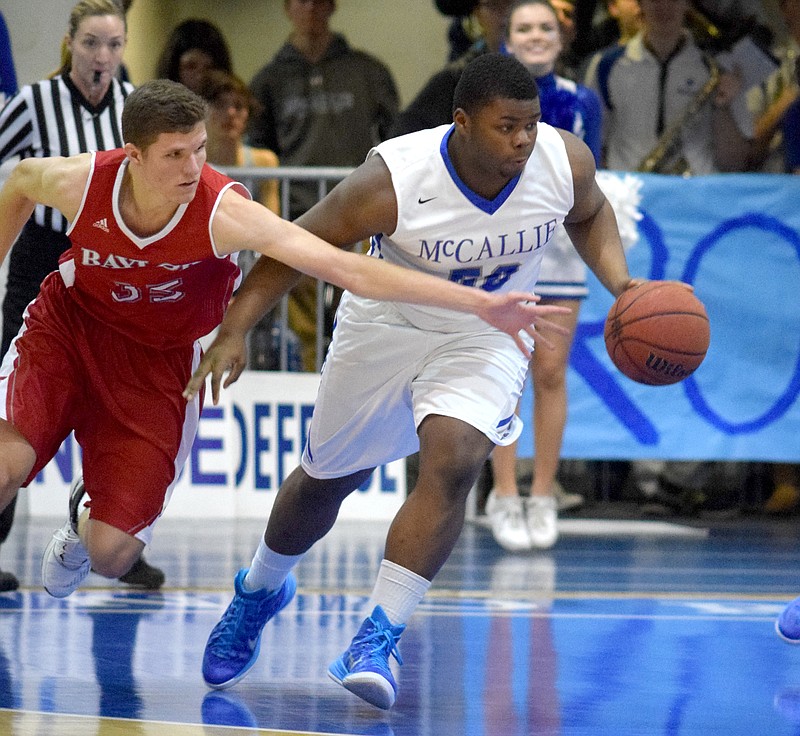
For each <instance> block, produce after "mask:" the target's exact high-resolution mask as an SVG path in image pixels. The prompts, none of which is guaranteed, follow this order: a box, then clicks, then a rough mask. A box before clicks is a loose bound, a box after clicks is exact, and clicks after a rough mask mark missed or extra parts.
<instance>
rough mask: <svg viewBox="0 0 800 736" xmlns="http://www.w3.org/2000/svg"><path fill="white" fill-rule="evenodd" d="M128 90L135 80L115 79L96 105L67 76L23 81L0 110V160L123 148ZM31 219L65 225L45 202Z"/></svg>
mask: <svg viewBox="0 0 800 736" xmlns="http://www.w3.org/2000/svg"><path fill="white" fill-rule="evenodd" d="M132 91H133V85H131V84H129V83H128V82H119V81H117V80H116V79H113V80H112V81H111V85H110V86H109V88H108V92H107V93H106V96H105V97H104V98H103V99H102V100H101V101H100V104H98V105H97V107H94V106H93V105H91V104H90V103H89V102H88V100H86V98H85V97H84V96H83V95H82V94H81V93H80V91H79V90H78V88H77V87H76V86H75V84H74V83H73V82H72V80H71V79H70V78H69V77H68V76H61V75H57V76H55V77H53V78H52V79H45V80H42V81H40V82H35V83H34V84H28V85H25V86H24V87H22V89H20V91H19V92H18V93H17V94H16V95H15V96H14V97H12V98H11V99H10V100H9V101H8V102H7V103H6V105H5V107H4V108H3V109H2V110H0V163H2V162H3V161H6V160H8V159H9V158H12V157H13V156H17V155H19V156H20V157H21V158H30V157H31V156H35V157H38V158H44V157H47V156H74V155H75V154H78V153H86V152H88V151H106V150H109V149H111V148H119V147H121V146H122V105H123V103H124V101H125V98H126V97H127V96H128V95H129V94H130V93H131V92H132ZM33 219H34V221H35V222H36V224H37V225H41V226H42V227H46V228H48V229H50V230H55V231H56V232H60V233H65V232H66V231H67V226H68V224H69V223H68V222H67V221H66V219H65V218H64V217H63V216H62V215H61V213H60V212H59V211H58V210H54V209H53V208H52V207H45V206H44V205H36V210H35V211H34V214H33Z"/></svg>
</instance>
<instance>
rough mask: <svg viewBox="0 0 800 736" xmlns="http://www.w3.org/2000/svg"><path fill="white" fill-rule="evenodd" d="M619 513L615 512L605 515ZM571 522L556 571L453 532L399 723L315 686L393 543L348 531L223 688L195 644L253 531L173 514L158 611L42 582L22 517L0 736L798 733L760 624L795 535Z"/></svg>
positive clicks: (546, 562) (794, 566) (771, 609)
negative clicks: (236, 679) (236, 678)
mask: <svg viewBox="0 0 800 736" xmlns="http://www.w3.org/2000/svg"><path fill="white" fill-rule="evenodd" d="M611 507H613V504H612V505H610V506H608V508H611ZM603 516H605V517H607V518H598V515H595V516H594V518H591V516H590V515H588V514H586V515H583V517H582V518H581V517H580V516H579V517H577V518H576V517H573V518H565V519H564V520H563V521H562V536H561V539H560V540H559V542H558V544H557V545H556V547H555V548H554V549H553V550H552V551H550V552H548V553H530V554H522V555H510V554H507V553H504V552H503V551H502V550H500V549H499V548H498V547H497V546H496V545H495V544H494V542H493V540H492V538H491V535H490V533H489V531H488V530H487V529H486V528H485V527H484V526H482V525H481V524H479V523H470V524H468V525H467V526H466V527H465V529H464V533H463V534H462V537H461V539H460V541H459V543H458V546H457V548H456V549H455V551H454V553H453V555H452V556H451V558H450V560H449V561H448V562H447V564H446V565H445V567H444V568H443V569H442V571H441V573H440V575H439V576H438V577H437V579H436V581H435V583H434V586H433V587H432V589H431V591H430V594H429V595H428V596H427V597H426V599H425V600H424V601H423V603H422V604H421V606H420V607H419V608H418V610H417V612H416V614H415V615H414V617H413V618H412V620H411V622H410V624H409V627H408V630H407V631H406V633H405V634H404V635H403V638H402V640H401V643H400V651H401V654H402V656H403V659H404V665H403V666H402V667H401V668H400V669H399V674H398V683H399V687H400V692H399V697H398V700H397V703H396V705H395V707H394V708H393V709H392V710H391V711H380V710H377V709H375V708H373V707H371V706H369V705H367V704H364V703H362V702H361V701H360V700H358V699H357V698H355V697H354V696H353V695H351V694H350V693H348V692H346V691H345V690H343V689H341V688H340V687H338V686H337V685H335V684H334V683H333V682H331V681H330V680H329V679H328V677H327V676H326V669H327V665H328V663H329V662H330V661H331V660H333V659H334V658H335V657H337V656H338V655H339V654H340V653H341V651H342V650H343V649H344V648H345V647H346V646H347V644H348V643H349V640H350V638H351V637H352V635H353V634H354V633H355V631H356V629H357V627H358V625H359V623H360V621H361V619H362V617H363V616H364V613H365V612H364V606H365V603H366V599H367V597H368V594H369V592H370V589H371V586H372V581H373V578H374V576H375V573H376V571H377V568H378V565H379V562H380V559H381V555H382V550H383V539H384V536H385V533H386V528H387V525H386V524H383V523H374V522H373V523H368V524H364V523H359V522H340V523H339V524H338V525H337V526H336V527H335V528H334V530H333V532H331V534H330V535H329V536H328V537H327V538H326V539H324V540H323V541H322V542H320V543H319V544H318V545H317V546H316V547H315V548H314V549H313V550H312V551H311V552H310V553H309V555H308V556H307V557H306V558H305V560H304V561H303V562H302V563H301V564H300V566H299V567H298V570H297V572H298V581H299V589H298V596H297V597H296V599H295V600H294V601H293V602H292V603H291V604H290V605H289V606H288V607H287V608H286V609H285V610H284V611H283V612H282V613H281V614H279V616H278V617H277V618H276V619H275V620H274V621H273V622H271V623H269V624H268V625H267V627H266V628H265V630H264V636H263V641H262V650H261V656H260V658H259V660H258V662H257V664H256V665H255V666H254V668H253V669H252V671H251V672H250V673H249V674H248V676H247V677H246V678H245V679H244V680H242V682H240V683H239V684H238V685H236V686H235V687H233V688H231V689H230V690H226V691H224V692H213V691H209V690H208V689H207V688H206V686H205V685H204V684H203V682H202V679H201V677H200V661H201V658H202V652H203V647H204V645H205V641H206V638H207V636H208V633H209V632H210V630H211V628H212V627H213V625H214V624H215V623H216V621H217V619H218V617H219V615H220V614H221V613H222V611H223V610H224V608H225V606H226V605H227V603H228V601H229V599H230V595H231V590H232V579H233V576H234V574H235V572H236V570H237V569H238V568H239V567H241V566H245V565H247V564H248V563H249V560H250V557H251V554H252V552H253V550H254V549H255V545H256V543H257V541H258V537H259V535H260V534H261V533H262V530H263V524H262V523H261V522H255V521H240V522H235V523H234V522H230V523H228V522H214V523H203V524H198V523H195V522H188V521H182V520H171V519H169V518H165V519H164V520H162V522H161V523H160V524H159V527H158V528H157V530H156V535H155V540H154V543H153V545H152V548H151V549H150V550H149V551H148V554H147V558H148V560H149V561H150V562H152V563H153V564H155V565H158V566H160V567H162V568H163V569H164V571H165V572H166V575H167V583H166V585H165V587H164V589H163V590H162V591H161V592H159V593H142V592H135V591H131V590H129V589H126V588H124V587H123V586H121V585H120V584H118V583H109V582H108V581H106V580H104V579H102V578H100V577H98V576H96V575H94V574H92V575H90V577H89V579H88V581H87V583H86V585H85V586H84V587H82V588H81V589H80V590H79V591H78V592H76V593H75V594H73V595H72V596H70V597H69V598H67V599H64V600H56V599H53V598H50V597H49V596H48V595H47V594H46V593H44V592H43V591H42V589H41V587H40V584H39V563H40V557H41V553H42V551H43V549H44V546H45V544H46V542H47V540H48V538H49V536H50V534H51V533H52V531H53V529H54V528H55V527H56V526H59V525H60V523H61V520H60V519H52V520H35V521H32V520H26V519H25V518H21V519H18V521H17V524H16V526H15V528H14V529H13V530H12V535H11V538H10V539H9V541H8V542H7V544H6V545H4V547H3V550H2V552H3V557H2V560H0V563H1V564H2V567H3V568H4V569H7V570H13V571H15V572H16V573H17V574H18V575H19V577H20V579H21V581H22V588H21V589H20V590H19V591H17V592H15V593H5V594H0V733H2V734H8V735H9V736H28V735H29V734H30V735H33V734H36V735H37V736H38V735H40V734H47V736H66V735H72V734H76V735H77V734H80V735H81V736H84V735H85V734H98V735H99V734H102V735H103V736H108V735H109V734H111V735H114V736H116V735H120V736H128V735H129V734H137V735H142V734H159V735H161V734H166V735H167V736H171V735H172V734H175V735H177V736H184V735H185V736H195V735H196V734H203V735H204V736H223V735H224V734H248V733H261V734H271V735H278V734H282V735H287V734H347V735H354V734H374V735H376V736H377V735H380V736H389V735H391V734H393V735H394V736H450V735H452V736H456V735H457V736H522V735H525V736H530V735H533V734H546V735H548V736H556V735H563V736H577V735H580V736H604V735H608V736H611V735H613V736H629V735H630V736H634V735H636V736H645V735H649V734H663V735H664V736H674V735H678V734H680V735H682V736H683V735H685V736H690V735H691V736H700V735H702V736H709V734H714V733H720V734H723V733H724V734H726V736H731V735H733V734H747V735H748V736H753V735H754V734H770V736H782V735H784V734H785V735H786V736H789V735H791V736H797V734H800V647H793V646H791V645H788V644H786V643H785V642H783V641H781V640H780V639H779V638H778V637H777V636H776V635H775V632H774V628H773V627H774V620H775V617H776V616H777V614H778V613H779V612H780V611H781V610H782V607H783V605H784V604H785V602H786V601H787V600H789V599H791V598H793V597H794V596H795V595H797V594H798V593H800V580H798V576H797V570H798V567H800V565H799V564H798V563H800V546H799V545H798V532H797V528H796V520H795V519H793V518H791V519H788V520H786V521H782V522H781V521H769V522H768V521H765V520H764V519H763V518H761V517H751V518H747V517H741V518H737V519H735V520H728V521H718V522H712V521H699V520H692V521H686V520H683V521H682V520H680V519H672V520H641V519H636V518H627V519H619V518H608V517H611V516H613V513H606V514H604V515H603Z"/></svg>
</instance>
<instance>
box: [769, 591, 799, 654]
mask: <svg viewBox="0 0 800 736" xmlns="http://www.w3.org/2000/svg"><path fill="white" fill-rule="evenodd" d="M775 631H777V632H778V636H779V637H780V638H781V639H783V640H784V641H788V642H789V643H790V644H800V598H795V599H794V600H793V601H792V602H791V603H790V604H789V605H788V606H786V608H784V609H783V613H781V615H780V616H778V620H777V621H776V622H775Z"/></svg>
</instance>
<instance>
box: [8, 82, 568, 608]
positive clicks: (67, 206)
mask: <svg viewBox="0 0 800 736" xmlns="http://www.w3.org/2000/svg"><path fill="white" fill-rule="evenodd" d="M205 113H206V109H205V103H204V102H203V101H202V100H201V99H200V98H199V97H197V96H196V95H195V94H194V93H192V92H190V91H189V90H187V89H186V88H184V87H183V86H181V85H179V84H177V83H174V82H169V81H166V80H156V81H154V82H149V83H147V84H144V85H142V86H141V87H140V88H139V89H137V90H136V91H134V92H133V93H131V95H130V96H129V97H128V100H127V102H126V105H125V108H124V111H123V115H122V132H123V138H124V140H125V146H124V148H122V149H116V150H112V151H105V152H97V153H91V154H80V155H78V156H73V157H69V158H58V157H53V158H45V159H39V158H29V159H25V160H23V161H22V162H20V163H19V164H18V165H17V166H16V167H15V169H14V170H13V172H12V174H11V176H10V177H9V180H8V182H7V183H6V185H5V186H4V188H3V189H2V191H0V262H2V259H3V258H4V257H5V256H6V254H7V253H8V251H9V249H10V248H11V245H12V244H13V242H14V240H15V238H16V237H17V235H18V233H19V231H20V229H21V228H22V226H23V225H24V223H25V222H26V220H27V219H28V218H29V217H30V214H31V212H32V211H33V208H34V206H35V204H36V203H42V204H45V205H47V206H50V207H53V208H55V209H57V210H59V211H60V212H62V213H63V214H64V216H65V217H66V218H67V220H68V221H69V222H70V223H71V225H70V228H69V230H68V233H67V234H68V236H69V238H70V241H71V246H70V248H69V250H67V251H66V252H65V253H64V255H63V256H62V258H61V261H60V264H59V270H58V271H56V272H53V273H52V274H50V275H49V276H48V277H47V278H46V279H45V281H44V284H43V286H42V290H41V292H40V294H39V296H38V297H37V298H36V299H35V300H34V301H33V302H31V304H30V305H29V306H28V309H27V311H26V315H25V320H24V323H23V326H22V328H21V329H20V332H19V333H18V335H17V337H16V338H15V340H14V342H13V343H12V345H11V347H10V349H9V351H8V353H7V354H6V357H5V360H4V362H3V364H2V366H0V509H2V508H3V507H5V505H6V504H8V503H9V502H10V500H11V499H12V498H14V497H15V494H16V493H17V490H18V488H19V487H20V486H23V485H25V484H27V483H29V482H30V481H31V479H32V478H33V477H34V476H35V475H36V473H38V472H39V471H40V470H41V469H42V467H44V465H45V464H46V463H47V462H48V461H49V460H50V459H51V457H52V456H53V455H54V453H55V452H56V450H57V449H58V447H59V445H60V444H61V442H62V441H63V440H64V438H65V437H66V436H67V435H68V434H69V432H70V431H72V430H74V431H75V436H76V439H77V440H78V442H79V443H80V445H81V447H82V448H83V452H84V456H83V472H84V481H85V490H86V493H87V495H88V496H89V502H88V503H87V507H88V508H87V509H85V510H84V512H83V513H82V514H81V515H80V518H78V514H77V503H76V502H75V500H74V499H73V502H72V503H71V505H70V506H71V508H70V518H69V519H68V520H67V522H66V523H65V524H64V526H63V528H61V529H59V530H58V531H57V532H56V533H55V534H54V536H53V539H52V541H51V542H50V544H49V546H48V548H47V550H46V552H45V555H44V559H43V562H42V579H43V584H44V587H45V589H46V590H47V591H48V592H49V593H50V594H51V595H53V596H56V597H64V596H67V595H69V594H70V593H71V592H72V591H73V590H75V588H76V587H77V586H78V585H79V584H80V583H81V581H82V580H83V579H84V578H85V577H86V575H87V574H88V572H89V570H90V568H91V569H94V570H95V571H96V572H98V573H100V574H101V575H104V576H106V577H109V578H115V577H118V576H119V575H121V574H123V573H124V572H125V571H127V570H128V569H129V568H130V566H131V564H132V563H133V562H134V561H135V560H136V559H137V558H138V556H139V555H140V553H141V551H142V549H143V547H144V545H145V544H147V543H148V542H149V541H150V539H151V536H152V530H153V524H154V523H155V521H156V520H157V519H158V517H159V515H160V514H161V513H162V511H163V509H164V507H165V505H166V503H167V501H168V500H169V495H170V492H171V489H172V486H173V484H174V482H175V481H176V479H177V477H178V473H179V471H180V468H181V466H182V464H183V461H184V460H185V458H186V455H187V454H188V451H189V448H190V447H191V444H192V440H193V438H194V434H195V431H196V428H197V421H198V417H199V414H200V404H201V398H202V397H201V396H199V395H198V396H195V397H193V398H192V399H191V400H189V401H188V402H187V401H185V400H184V398H183V396H182V393H183V390H184V387H185V386H186V384H187V382H188V381H189V379H190V377H191V375H192V372H193V370H194V369H196V368H197V366H198V364H199V360H200V348H199V346H198V344H197V342H196V341H197V338H199V337H201V336H202V335H205V334H206V333H208V332H209V331H210V330H211V329H213V328H214V327H216V326H217V325H218V324H219V322H220V321H221V319H222V316H223V314H224V312H225V308H226V306H227V304H228V302H229V300H230V297H231V294H232V293H233V290H234V288H235V287H236V285H237V283H238V279H239V276H240V274H239V269H238V267H237V265H236V252H238V251H239V250H243V249H252V250H255V251H257V252H259V253H261V254H263V255H265V256H269V257H271V258H272V259H274V261H275V271H274V275H275V279H276V282H277V283H286V284H287V285H288V284H289V283H291V282H292V279H293V278H294V275H293V274H294V273H295V271H294V270H293V269H297V270H299V271H303V272H305V273H307V274H309V275H311V276H314V277H316V278H321V279H324V280H326V281H328V282H331V283H333V284H336V285H338V286H341V287H343V288H345V289H349V290H351V291H354V292H356V293H359V294H361V295H363V296H366V297H369V298H373V299H380V300H393V301H400V300H402V301H405V302H410V303H419V304H428V305H431V306H440V307H446V308H450V309H455V310H458V311H462V312H469V313H472V314H476V315H478V316H479V317H481V318H482V319H484V320H485V321H486V322H488V323H489V324H491V325H493V326H495V327H497V328H498V329H500V330H502V331H504V332H506V333H508V334H510V335H512V336H514V339H515V341H516V343H517V345H518V346H519V347H520V348H521V349H523V351H524V352H525V351H526V345H529V343H530V340H529V337H528V335H530V337H532V338H534V339H535V340H540V341H543V342H544V343H545V344H548V341H547V339H546V338H542V335H541V332H540V330H541V329H542V328H544V329H545V330H547V329H550V328H551V327H552V329H553V332H554V333H558V332H559V329H558V328H556V327H554V326H552V325H550V323H549V322H548V321H547V320H546V319H544V317H546V315H548V314H553V313H555V311H557V308H555V307H546V308H543V307H538V306H537V305H536V304H535V303H534V302H535V300H536V297H534V296H533V295H532V294H530V293H525V292H515V293H511V294H503V295H500V294H490V293H488V292H486V291H483V290H479V289H471V288H468V287H462V286H459V285H456V284H455V283H449V282H446V281H443V280H442V279H439V278H435V277H433V276H426V275H422V274H419V273H414V272H412V271H410V270H406V269H404V268H400V267H396V266H391V265H389V264H387V263H384V262H381V261H380V260H378V259H375V258H369V257H367V256H362V255H356V254H354V253H350V252H347V251H346V250H340V249H338V248H335V247H333V246H331V245H329V244H327V243H325V242H324V241H322V240H320V239H319V238H317V237H316V236H313V235H311V234H310V233H308V232H307V231H305V230H302V229H301V228H299V227H297V226H295V225H293V224H291V223H289V222H286V221H285V220H282V219H280V218H279V217H277V216H276V215H274V214H273V213H271V212H270V211H269V210H267V209H266V208H265V207H263V206H261V205H260V204H257V203H255V202H253V201H251V200H250V199H249V196H246V195H247V192H246V190H244V188H243V187H241V185H239V184H237V183H235V182H233V181H232V180H230V179H228V178H227V177H225V176H223V175H221V174H219V173H217V172H215V171H214V170H213V169H211V168H209V167H208V166H206V165H205V158H206V153H205V141H206V131H205V126H204V123H203V120H204V117H205ZM528 300H531V301H528ZM534 326H535V327H536V331H534ZM524 333H527V334H524ZM82 492H83V489H82V488H81V489H80V493H82Z"/></svg>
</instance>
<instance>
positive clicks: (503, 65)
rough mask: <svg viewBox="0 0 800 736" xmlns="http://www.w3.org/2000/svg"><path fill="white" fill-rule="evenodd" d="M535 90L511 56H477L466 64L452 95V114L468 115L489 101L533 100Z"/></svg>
mask: <svg viewBox="0 0 800 736" xmlns="http://www.w3.org/2000/svg"><path fill="white" fill-rule="evenodd" d="M538 97H539V88H538V87H537V86H536V81H535V80H534V78H533V77H532V76H531V73H530V72H529V71H528V70H527V69H526V68H525V67H524V66H523V65H522V64H521V63H520V62H519V61H517V60H516V59H515V58H514V57H513V56H508V55H506V54H501V53H490V54H481V55H480V56H478V57H477V58H476V59H474V60H473V61H471V62H470V63H469V64H467V66H466V68H465V69H464V72H463V73H462V75H461V79H460V80H459V82H458V85H457V86H456V91H455V93H454V95H453V111H455V110H457V109H459V108H461V109H462V110H463V111H464V112H466V113H467V114H468V115H473V114H474V113H475V112H476V111H477V110H479V109H481V108H482V107H484V106H485V105H487V104H489V103H490V102H492V101H493V100H497V99H507V100H535V99H537V98H538Z"/></svg>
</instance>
